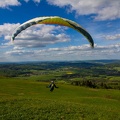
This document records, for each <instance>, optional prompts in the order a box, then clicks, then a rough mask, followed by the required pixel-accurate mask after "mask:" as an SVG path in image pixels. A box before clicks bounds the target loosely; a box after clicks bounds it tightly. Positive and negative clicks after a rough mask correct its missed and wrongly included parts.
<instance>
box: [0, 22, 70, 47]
mask: <svg viewBox="0 0 120 120" xmlns="http://www.w3.org/2000/svg"><path fill="white" fill-rule="evenodd" d="M19 25H20V24H19V23H18V24H10V23H4V24H3V25H0V37H3V38H4V40H10V38H11V35H12V32H13V31H14V30H15V28H16V27H18V26H19ZM64 29H66V27H61V26H53V25H36V26H32V27H30V28H28V29H26V30H25V31H22V32H21V33H20V34H19V35H18V36H17V37H16V38H15V41H14V43H13V45H14V46H17V47H26V48H27V47H29V48H35V47H45V46H46V45H49V44H55V43H60V42H68V41H69V40H70V37H69V36H68V35H66V34H65V33H64ZM2 45H3V46H9V45H11V41H8V42H7V43H4V44H2Z"/></svg>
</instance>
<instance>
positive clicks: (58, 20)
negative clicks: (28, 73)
mask: <svg viewBox="0 0 120 120" xmlns="http://www.w3.org/2000/svg"><path fill="white" fill-rule="evenodd" d="M36 24H58V25H62V26H67V27H70V28H73V29H75V30H77V31H78V32H80V33H81V34H83V35H84V36H85V37H86V38H87V40H88V41H89V43H90V45H91V47H94V41H93V39H92V37H91V35H90V34H89V33H88V32H87V31H86V30H85V29H84V28H83V27H81V26H80V25H79V24H78V23H76V22H74V21H72V20H69V19H65V18H62V17H58V16H51V17H38V18H33V19H31V20H29V21H27V22H25V23H23V24H21V25H20V26H19V27H18V28H17V29H16V30H15V31H14V32H13V34H12V37H11V40H12V41H14V39H15V37H16V36H17V35H18V34H19V33H20V32H21V31H23V30H25V29H26V28H28V27H30V26H32V25H36Z"/></svg>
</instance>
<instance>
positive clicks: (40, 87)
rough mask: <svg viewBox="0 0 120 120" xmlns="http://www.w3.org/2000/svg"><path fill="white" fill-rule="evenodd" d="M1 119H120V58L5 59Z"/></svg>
mask: <svg viewBox="0 0 120 120" xmlns="http://www.w3.org/2000/svg"><path fill="white" fill-rule="evenodd" d="M96 62H97V63H96ZM101 62H102V63H101ZM51 80H54V81H55V83H56V85H57V86H58V87H59V88H56V89H55V90H54V91H53V92H50V90H49V88H47V86H48V85H49V84H50V81H51ZM0 120H120V61H94V62H92V63H91V61H90V62H41V63H39V62H37V63H2V64H0Z"/></svg>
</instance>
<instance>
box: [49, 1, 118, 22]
mask: <svg viewBox="0 0 120 120" xmlns="http://www.w3.org/2000/svg"><path fill="white" fill-rule="evenodd" d="M47 1H48V3H49V4H51V5H56V6H59V7H65V6H68V7H67V9H69V11H76V13H77V14H78V15H90V14H93V15H94V19H95V20H113V19H117V18H120V0H47Z"/></svg>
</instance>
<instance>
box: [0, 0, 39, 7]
mask: <svg viewBox="0 0 120 120" xmlns="http://www.w3.org/2000/svg"><path fill="white" fill-rule="evenodd" d="M23 1H25V2H26V3H28V2H29V1H30V0H23ZM33 2H34V3H37V4H39V3H40V0H33ZM20 5H21V2H20V0H0V8H9V7H10V6H20Z"/></svg>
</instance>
